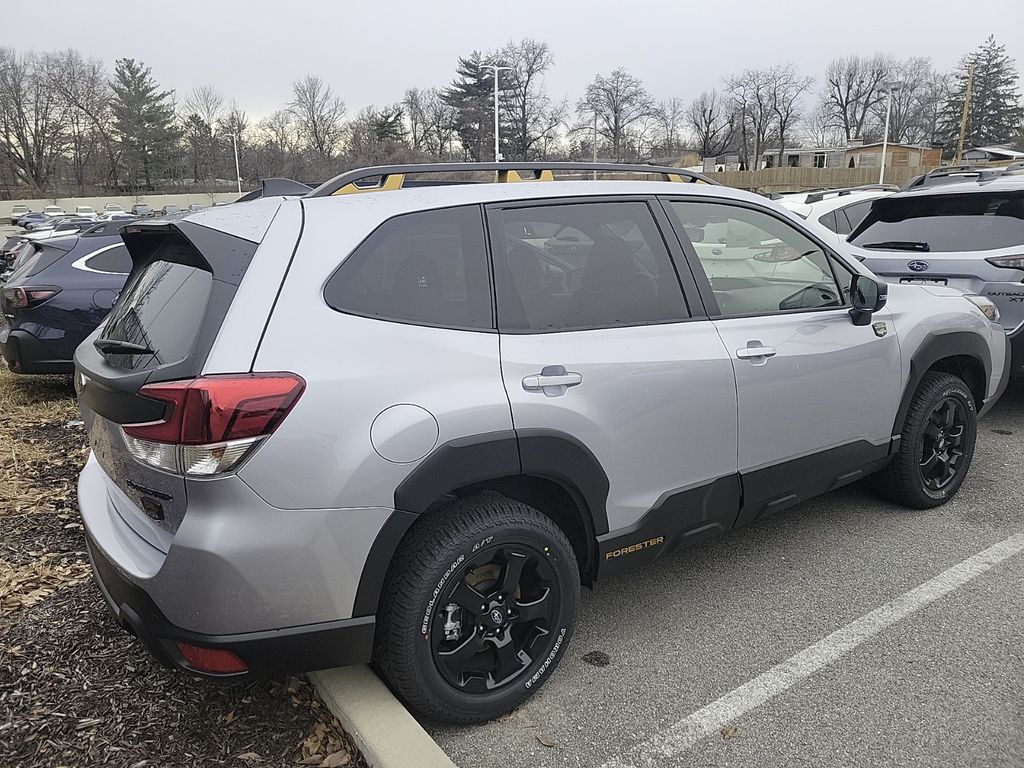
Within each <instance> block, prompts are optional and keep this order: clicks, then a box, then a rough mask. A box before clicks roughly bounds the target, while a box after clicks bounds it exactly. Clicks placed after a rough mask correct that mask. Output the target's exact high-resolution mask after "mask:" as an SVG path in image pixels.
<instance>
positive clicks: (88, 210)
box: [74, 205, 96, 218]
mask: <svg viewBox="0 0 1024 768" xmlns="http://www.w3.org/2000/svg"><path fill="white" fill-rule="evenodd" d="M74 215H75V216H79V217H82V218H90V217H92V218H95V217H96V209H95V208H93V207H92V206H91V205H76V206H75V213H74Z"/></svg>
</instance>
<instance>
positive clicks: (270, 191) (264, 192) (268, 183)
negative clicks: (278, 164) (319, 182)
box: [235, 178, 313, 203]
mask: <svg viewBox="0 0 1024 768" xmlns="http://www.w3.org/2000/svg"><path fill="white" fill-rule="evenodd" d="M312 189H313V188H312V187H311V186H309V185H308V184H303V183H302V182H301V181H293V180H292V179H280V178H270V179H263V180H261V181H260V186H259V189H254V190H253V191H252V192H246V193H245V194H244V195H242V196H241V197H240V198H238V199H237V200H235V202H236V203H246V202H248V201H249V200H259V199H260V198H261V197H284V196H285V195H306V194H309V192H310V191H312Z"/></svg>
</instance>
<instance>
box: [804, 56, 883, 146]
mask: <svg viewBox="0 0 1024 768" xmlns="http://www.w3.org/2000/svg"><path fill="white" fill-rule="evenodd" d="M892 66H893V62H892V60H891V58H890V57H888V56H883V55H882V54H876V55H874V56H872V57H870V58H861V57H860V56H846V57H843V58H838V59H833V60H832V62H831V63H829V65H828V69H826V70H825V85H824V88H823V90H822V98H823V99H824V100H825V102H826V103H827V104H828V105H829V112H830V114H831V118H832V121H833V122H834V123H835V124H836V125H837V126H839V128H841V129H842V131H843V136H844V137H845V138H846V140H847V141H849V140H850V139H854V138H863V136H864V131H865V128H866V121H867V118H868V117H869V116H870V115H871V114H872V110H874V108H875V107H876V106H877V105H878V104H879V103H880V102H881V101H882V100H883V99H884V98H885V90H884V88H883V87H882V86H883V84H884V83H885V81H886V80H887V79H888V78H889V76H890V72H891V70H892Z"/></svg>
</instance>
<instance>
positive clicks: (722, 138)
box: [686, 91, 736, 157]
mask: <svg viewBox="0 0 1024 768" xmlns="http://www.w3.org/2000/svg"><path fill="white" fill-rule="evenodd" d="M686 122H687V123H688V124H689V126H690V129H691V130H692V131H693V138H694V142H695V144H696V148H697V149H698V150H699V151H700V156H701V157H715V156H716V155H720V154H722V152H724V151H725V150H726V149H728V147H729V145H730V144H731V143H732V140H733V137H734V135H735V128H736V124H735V119H734V113H733V112H732V111H731V110H730V109H728V106H727V104H726V103H725V101H724V100H723V99H722V98H721V97H720V96H719V95H718V91H704V92H703V93H701V94H700V96H698V97H697V98H695V99H694V100H693V101H691V102H690V105H689V106H688V107H687V108H686Z"/></svg>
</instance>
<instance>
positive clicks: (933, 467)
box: [921, 397, 967, 491]
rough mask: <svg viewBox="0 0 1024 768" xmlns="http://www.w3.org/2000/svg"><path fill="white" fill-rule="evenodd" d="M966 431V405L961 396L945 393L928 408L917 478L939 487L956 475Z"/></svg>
mask: <svg viewBox="0 0 1024 768" xmlns="http://www.w3.org/2000/svg"><path fill="white" fill-rule="evenodd" d="M966 434H967V408H966V407H965V405H964V403H963V401H962V400H960V399H959V398H956V397H947V398H945V399H943V400H941V401H940V402H939V403H937V404H936V405H935V407H934V408H933V409H932V412H931V414H929V416H928V423H927V426H926V427H925V430H924V436H923V438H924V439H923V440H922V441H921V479H922V480H924V484H925V487H926V488H929V489H930V490H932V491H940V490H942V489H943V488H945V487H947V486H948V485H949V484H950V483H952V482H953V480H954V479H955V478H956V475H957V472H958V471H959V469H960V467H961V466H962V465H963V458H964V453H965V445H964V439H965V436H966Z"/></svg>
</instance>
